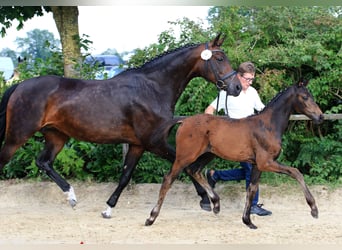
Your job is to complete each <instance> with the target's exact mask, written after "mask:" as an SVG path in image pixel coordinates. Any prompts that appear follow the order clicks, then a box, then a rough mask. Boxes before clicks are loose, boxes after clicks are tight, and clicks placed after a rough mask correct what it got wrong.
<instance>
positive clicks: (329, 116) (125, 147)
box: [122, 114, 342, 162]
mask: <svg viewBox="0 0 342 250" xmlns="http://www.w3.org/2000/svg"><path fill="white" fill-rule="evenodd" d="M180 117H183V116H180ZM184 117H185V116H184ZM341 119H342V114H324V120H341ZM290 120H292V121H305V120H311V119H310V118H309V117H307V116H306V115H291V116H290ZM127 151H128V144H126V143H123V144H122V154H123V155H122V159H123V162H124V161H125V156H126V153H127Z"/></svg>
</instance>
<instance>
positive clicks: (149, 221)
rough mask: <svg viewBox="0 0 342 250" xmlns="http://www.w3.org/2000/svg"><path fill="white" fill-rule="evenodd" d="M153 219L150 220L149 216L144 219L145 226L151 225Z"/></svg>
mask: <svg viewBox="0 0 342 250" xmlns="http://www.w3.org/2000/svg"><path fill="white" fill-rule="evenodd" d="M153 222H154V220H151V219H150V218H148V219H147V220H146V221H145V226H151V225H152V224H153Z"/></svg>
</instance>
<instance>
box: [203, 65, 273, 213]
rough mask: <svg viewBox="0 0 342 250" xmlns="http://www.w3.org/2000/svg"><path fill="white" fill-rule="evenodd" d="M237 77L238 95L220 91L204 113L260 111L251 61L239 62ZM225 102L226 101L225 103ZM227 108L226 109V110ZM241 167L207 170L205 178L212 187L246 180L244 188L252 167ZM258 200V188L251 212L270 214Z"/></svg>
mask: <svg viewBox="0 0 342 250" xmlns="http://www.w3.org/2000/svg"><path fill="white" fill-rule="evenodd" d="M237 77H238V78H239V80H240V82H241V85H242V91H241V93H240V95H239V96H237V97H234V96H227V98H226V92H225V91H221V92H220V96H219V103H218V106H217V98H216V99H215V100H214V101H213V102H212V103H211V104H210V105H209V106H208V107H207V108H206V110H205V113H207V114H214V112H215V110H216V108H217V107H218V110H221V109H223V110H224V111H225V114H227V115H228V116H229V117H231V118H236V119H240V118H244V117H247V116H249V115H252V114H254V111H255V110H257V111H261V110H262V109H263V108H264V107H265V105H264V104H263V103H262V102H261V100H260V97H259V94H258V92H257V91H256V90H255V88H253V87H252V86H251V84H252V83H253V80H254V77H255V67H254V64H253V63H251V62H244V63H241V64H240V66H239V68H238V71H237ZM226 102H227V103H226ZM227 109H228V110H227ZM240 166H241V168H239V169H229V170H213V169H212V170H207V171H206V174H205V175H206V178H207V179H208V183H209V184H210V186H211V187H212V188H214V187H215V184H216V182H217V181H219V180H222V181H232V180H244V179H245V180H246V188H247V187H248V186H249V183H250V179H251V173H252V167H253V165H252V164H251V163H248V162H240ZM206 200H207V201H205V200H202V201H201V206H202V205H210V204H204V203H205V202H208V199H206ZM258 200H259V190H257V192H256V194H255V197H254V199H253V202H252V207H251V214H257V215H260V216H265V215H271V214H272V212H271V211H268V210H266V209H264V208H262V207H261V206H262V205H260V204H258Z"/></svg>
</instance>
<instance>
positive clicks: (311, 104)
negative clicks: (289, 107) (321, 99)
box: [293, 81, 324, 124]
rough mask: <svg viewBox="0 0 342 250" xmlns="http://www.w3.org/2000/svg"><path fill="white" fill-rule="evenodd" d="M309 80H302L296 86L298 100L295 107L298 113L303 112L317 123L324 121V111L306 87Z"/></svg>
mask: <svg viewBox="0 0 342 250" xmlns="http://www.w3.org/2000/svg"><path fill="white" fill-rule="evenodd" d="M308 83H309V81H300V82H299V83H297V84H296V85H295V86H294V88H295V91H296V95H295V96H296V100H295V101H294V104H293V109H294V110H295V111H296V112H298V113H303V114H305V115H306V116H308V117H309V118H311V119H312V121H313V122H314V123H316V124H319V123H322V122H323V120H324V116H323V113H322V111H321V109H320V108H319V106H318V105H317V103H316V102H315V101H314V99H313V96H312V95H311V93H310V92H309V90H308V89H307V88H306V86H307V85H308Z"/></svg>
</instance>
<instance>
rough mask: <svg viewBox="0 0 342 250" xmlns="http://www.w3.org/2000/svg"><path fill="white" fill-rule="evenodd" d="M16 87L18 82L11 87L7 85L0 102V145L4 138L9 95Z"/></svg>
mask: <svg viewBox="0 0 342 250" xmlns="http://www.w3.org/2000/svg"><path fill="white" fill-rule="evenodd" d="M17 87H18V84H14V85H12V86H11V87H9V88H8V89H7V90H6V91H5V93H4V95H3V97H2V99H1V102H0V146H1V145H2V142H3V141H4V139H5V131H6V110H7V104H8V100H9V98H10V96H11V95H12V93H13V92H14V90H15V89H16V88H17Z"/></svg>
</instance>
